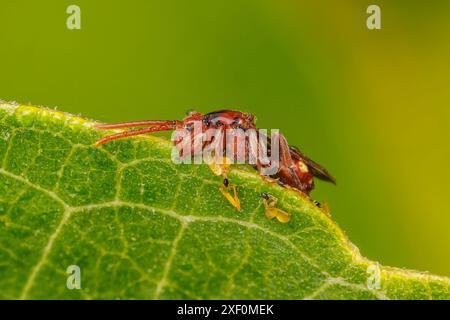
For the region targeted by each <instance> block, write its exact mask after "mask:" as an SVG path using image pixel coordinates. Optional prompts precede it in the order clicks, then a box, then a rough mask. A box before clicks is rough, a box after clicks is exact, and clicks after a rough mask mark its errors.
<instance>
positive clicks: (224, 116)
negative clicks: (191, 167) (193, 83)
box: [96, 110, 336, 210]
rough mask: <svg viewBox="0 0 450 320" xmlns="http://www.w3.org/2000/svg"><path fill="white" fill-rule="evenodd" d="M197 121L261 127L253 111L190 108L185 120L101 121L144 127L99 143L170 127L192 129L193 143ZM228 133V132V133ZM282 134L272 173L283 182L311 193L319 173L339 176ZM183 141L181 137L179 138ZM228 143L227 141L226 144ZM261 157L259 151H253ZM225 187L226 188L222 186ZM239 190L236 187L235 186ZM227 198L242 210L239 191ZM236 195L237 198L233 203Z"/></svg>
mask: <svg viewBox="0 0 450 320" xmlns="http://www.w3.org/2000/svg"><path fill="white" fill-rule="evenodd" d="M195 123H201V133H205V132H207V131H208V130H209V129H215V130H227V129H241V130H243V131H246V130H249V129H253V130H258V129H257V128H256V126H255V117H254V115H253V114H250V113H245V112H240V111H233V110H220V111H214V112H211V113H207V114H204V115H203V114H201V113H199V112H190V113H189V114H188V115H187V116H186V117H185V118H184V119H183V120H144V121H136V122H124V123H116V124H101V125H97V126H96V127H97V128H98V129H121V128H132V127H143V128H141V129H133V130H129V131H124V132H120V133H116V134H113V135H109V136H106V137H104V138H102V139H100V140H98V141H97V142H96V145H97V146H98V145H101V144H103V143H106V142H109V141H112V140H116V139H121V138H125V137H130V136H135V135H141V134H145V133H151V132H159V131H169V130H184V131H188V132H192V136H191V137H190V139H191V140H192V141H189V144H191V143H194V142H193V141H194V140H195V135H194V133H193V131H194V130H193V128H194V125H195ZM224 137H225V135H224ZM278 138H279V166H278V168H279V169H278V172H277V173H276V174H272V175H271V177H272V178H274V179H276V180H277V181H278V182H279V183H280V184H281V185H283V186H290V187H293V188H296V189H298V190H300V191H302V192H304V193H306V194H309V193H310V191H311V190H312V189H313V187H314V181H313V177H317V178H319V179H321V180H325V181H329V182H332V183H335V182H336V181H335V179H334V178H333V177H332V176H331V175H330V174H329V173H328V171H327V170H326V169H325V168H323V167H322V166H321V165H319V164H317V163H316V162H314V161H312V160H311V159H309V158H308V157H307V156H305V155H304V154H303V153H301V152H300V150H299V149H298V148H296V147H292V146H289V145H288V143H287V141H286V138H285V137H284V136H283V135H282V134H278ZM176 143H180V141H176ZM209 143H211V142H203V144H202V146H201V147H202V148H204V147H206V146H207V145H208V144H209ZM224 146H225V147H227V142H225V144H224ZM245 148H246V149H245V150H244V151H245V153H246V154H247V156H248V155H249V153H251V152H254V151H251V150H250V148H248V147H245ZM268 152H269V153H270V152H271V147H270V145H269V146H268ZM253 156H256V157H258V156H257V155H253ZM225 165H226V166H228V163H227V164H225ZM254 167H255V168H256V169H257V170H258V171H260V172H261V169H262V167H263V165H262V164H261V163H260V162H259V159H258V162H257V164H256V165H254ZM221 168H222V169H220V168H219V169H218V168H214V167H212V169H213V171H214V172H215V173H216V174H220V175H223V176H224V185H225V187H228V179H227V177H226V169H223V167H221ZM221 191H222V190H221ZM234 191H235V190H234ZM226 197H227V199H228V200H229V201H230V202H231V203H232V204H233V205H234V206H235V207H236V208H237V209H238V210H239V208H240V204H239V199H238V198H237V195H236V193H235V192H234V197H232V196H231V195H229V194H228V196H227V195H226ZM232 199H234V200H235V202H234V203H233V201H232Z"/></svg>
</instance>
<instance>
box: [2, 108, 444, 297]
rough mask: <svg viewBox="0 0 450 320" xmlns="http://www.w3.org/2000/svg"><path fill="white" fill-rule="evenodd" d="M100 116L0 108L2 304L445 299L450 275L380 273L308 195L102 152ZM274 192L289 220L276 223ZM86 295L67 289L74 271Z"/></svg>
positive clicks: (140, 145) (147, 142) (163, 158)
mask: <svg viewBox="0 0 450 320" xmlns="http://www.w3.org/2000/svg"><path fill="white" fill-rule="evenodd" d="M93 124H94V122H93V121H89V120H86V119H82V118H79V117H75V116H72V115H69V114H65V113H61V112H57V111H54V110H50V109H46V108H37V107H31V106H21V105H16V104H11V103H4V102H3V103H1V102H0V298H2V299H17V298H22V299H49V298H58V299H72V298H74V299H117V298H120V299H182V298H186V299H226V298H231V299H449V298H450V291H449V285H450V281H449V279H448V278H445V277H439V276H434V275H430V274H428V273H422V272H417V271H410V270H403V269H397V268H389V267H383V266H379V265H378V264H377V263H375V262H372V261H369V260H367V259H365V258H363V257H361V255H360V254H359V252H358V250H357V249H356V247H355V246H354V245H352V244H351V243H350V242H349V241H348V240H347V238H346V236H345V235H344V233H343V232H342V231H341V230H340V228H339V227H338V226H337V225H336V224H335V223H334V222H333V221H332V219H331V218H330V217H329V216H328V215H327V214H326V213H324V212H323V211H322V210H321V209H319V208H317V207H316V206H315V205H314V204H313V203H312V202H311V201H310V200H309V198H307V197H306V196H303V195H302V194H301V193H299V192H296V191H293V190H287V189H284V188H281V187H279V186H278V185H276V184H275V183H273V182H271V181H269V180H268V179H263V178H261V177H260V176H259V175H258V174H257V173H256V172H255V171H254V170H250V169H247V168H245V167H236V168H233V170H232V171H231V173H230V175H229V177H230V180H231V181H232V182H233V183H234V184H237V185H238V192H239V196H240V200H241V204H242V210H241V211H240V212H237V211H235V210H234V209H233V207H231V206H230V204H229V203H228V202H227V200H226V199H225V198H224V197H223V196H222V195H221V194H220V192H219V190H218V187H219V186H220V184H221V178H220V177H216V176H214V174H213V173H212V172H211V171H210V170H209V168H208V167H207V166H205V165H175V164H173V163H172V161H171V157H170V154H171V144H170V142H169V141H166V140H164V139H161V138H157V137H152V136H140V137H135V138H130V139H123V140H120V141H114V142H112V143H109V144H106V145H104V146H102V147H99V148H97V147H95V146H94V142H95V140H96V139H98V138H99V137H101V136H102V135H104V134H105V133H104V132H99V131H97V130H95V129H94V128H93ZM263 191H265V192H269V193H270V194H272V195H274V196H275V197H277V198H278V199H279V202H278V207H279V208H281V209H283V210H284V211H286V212H289V213H291V215H292V219H291V221H290V222H289V223H286V224H282V223H279V222H277V221H276V219H274V220H268V219H267V218H266V217H265V215H264V207H263V205H262V203H261V199H260V197H259V195H260V193H261V192H263ZM73 265H76V266H78V267H79V268H80V281H81V289H79V290H78V289H72V290H70V289H68V288H67V285H66V284H67V279H68V277H69V276H70V275H71V274H69V273H67V269H68V267H69V266H73Z"/></svg>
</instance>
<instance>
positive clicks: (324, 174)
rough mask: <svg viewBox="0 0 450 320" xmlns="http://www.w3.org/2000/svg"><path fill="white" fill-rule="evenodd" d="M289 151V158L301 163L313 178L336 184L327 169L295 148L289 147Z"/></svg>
mask: <svg viewBox="0 0 450 320" xmlns="http://www.w3.org/2000/svg"><path fill="white" fill-rule="evenodd" d="M289 150H290V152H291V157H292V158H293V159H295V160H301V161H303V162H304V163H305V164H306V166H307V167H308V169H309V170H310V171H311V173H312V174H313V175H314V176H315V177H317V178H319V179H320V180H324V181H328V182H331V183H333V184H336V179H335V178H334V177H333V176H332V175H331V174H330V173H329V172H328V171H327V169H325V168H324V167H322V166H321V165H320V164H318V163H317V162H315V161H313V160H311V159H310V158H308V157H307V156H306V155H304V154H303V153H302V152H301V151H300V150H299V149H298V148H297V147H293V146H290V147H289Z"/></svg>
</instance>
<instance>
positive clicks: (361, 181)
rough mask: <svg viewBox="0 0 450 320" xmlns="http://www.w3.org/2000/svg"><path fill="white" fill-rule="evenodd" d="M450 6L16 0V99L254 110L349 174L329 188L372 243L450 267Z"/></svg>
mask: <svg viewBox="0 0 450 320" xmlns="http://www.w3.org/2000/svg"><path fill="white" fill-rule="evenodd" d="M70 4H77V5H79V6H80V7H81V15H82V17H81V18H82V22H81V23H82V29H81V30H68V29H67V28H66V19H67V17H68V15H67V14H66V8H67V6H68V5H70ZM369 4H378V5H379V6H380V7H381V16H382V29H381V30H375V31H370V30H368V29H367V28H366V18H367V16H368V15H367V14H366V8H367V6H368V5H369ZM449 16H450V1H447V0H442V1H437V0H436V1H432V2H431V1H387V0H386V1H381V0H376V1H375V0H373V1H356V0H355V1H349V0H347V1H339V2H338V1H334V0H329V1H285V0H273V1H268V0H251V1H249V0H240V1H230V0H227V1H225V0H223V1H222V0H219V1H218V0H214V1H211V0H203V1H198V0H191V1H167V0H165V1H162V0H161V1H153V0H152V1H149V0H128V1H106V0H95V1H92V0H85V1H81V0H78V1H76V0H72V1H65V0H60V1H49V0H41V1H31V0H28V1H23V0H15V1H6V0H4V1H2V2H1V4H0V21H1V28H0V64H1V73H2V76H1V77H0V99H4V100H16V101H19V102H21V103H33V104H38V105H46V106H58V107H59V108H60V109H61V110H64V111H68V112H71V113H75V114H82V115H84V116H87V117H90V118H95V119H99V120H102V121H105V122H113V121H124V120H140V119H149V118H150V119H152V118H153V119H158V118H163V119H180V118H182V117H183V116H184V114H185V112H186V111H187V110H188V109H190V108H195V109H196V110H198V111H201V112H207V111H212V110H214V109H219V108H236V109H240V110H243V111H250V112H253V113H255V114H256V115H257V117H258V125H259V126H260V127H263V128H280V129H281V131H282V132H284V133H285V135H286V136H287V138H288V141H289V142H290V143H292V144H294V145H298V146H300V147H301V149H302V150H303V151H304V152H305V153H307V154H308V155H310V156H311V157H312V158H313V159H315V160H317V161H318V162H320V163H322V164H324V165H325V166H326V167H327V168H328V169H329V170H330V171H331V172H332V173H333V174H334V175H335V176H336V178H337V180H338V185H337V187H334V186H332V185H328V184H324V183H318V184H317V188H316V190H315V191H314V193H313V197H314V198H316V199H319V200H322V201H326V202H328V203H329V204H330V207H331V211H332V215H333V217H334V219H335V220H336V221H337V222H338V224H339V225H340V226H341V227H342V228H343V229H344V230H345V231H346V232H347V234H348V236H349V238H350V239H351V240H352V242H354V243H355V244H357V245H358V247H359V248H360V250H361V252H362V254H364V255H365V256H367V257H369V258H371V259H374V260H378V261H380V262H381V263H383V264H386V265H392V266H401V267H407V268H416V269H420V270H429V271H432V272H434V273H438V274H441V275H447V276H450V255H449V245H450V232H449V226H450V214H449V213H450V202H449V201H448V199H449V189H450V188H449V187H448V184H449V181H450V168H449V165H448V164H449V163H450V149H449V138H450V135H449V133H448V132H449V124H450V121H449V120H450V111H449V110H450V108H449V106H450V90H449V85H450V19H449Z"/></svg>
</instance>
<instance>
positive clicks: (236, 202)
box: [219, 180, 241, 211]
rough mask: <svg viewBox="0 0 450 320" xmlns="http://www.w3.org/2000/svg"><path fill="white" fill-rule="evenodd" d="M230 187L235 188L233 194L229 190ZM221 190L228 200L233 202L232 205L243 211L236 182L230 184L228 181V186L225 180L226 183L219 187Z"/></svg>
mask: <svg viewBox="0 0 450 320" xmlns="http://www.w3.org/2000/svg"><path fill="white" fill-rule="evenodd" d="M227 181H228V180H227ZM229 188H231V189H233V195H231V194H230V192H229V191H228V189H229ZM219 191H220V192H221V193H222V194H223V196H224V197H225V198H226V199H227V200H228V202H229V203H231V205H232V206H233V207H235V208H236V210H237V211H241V202H240V201H239V197H238V195H237V190H236V186H235V185H234V184H228V182H227V186H225V180H224V184H223V185H221V186H220V187H219Z"/></svg>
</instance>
